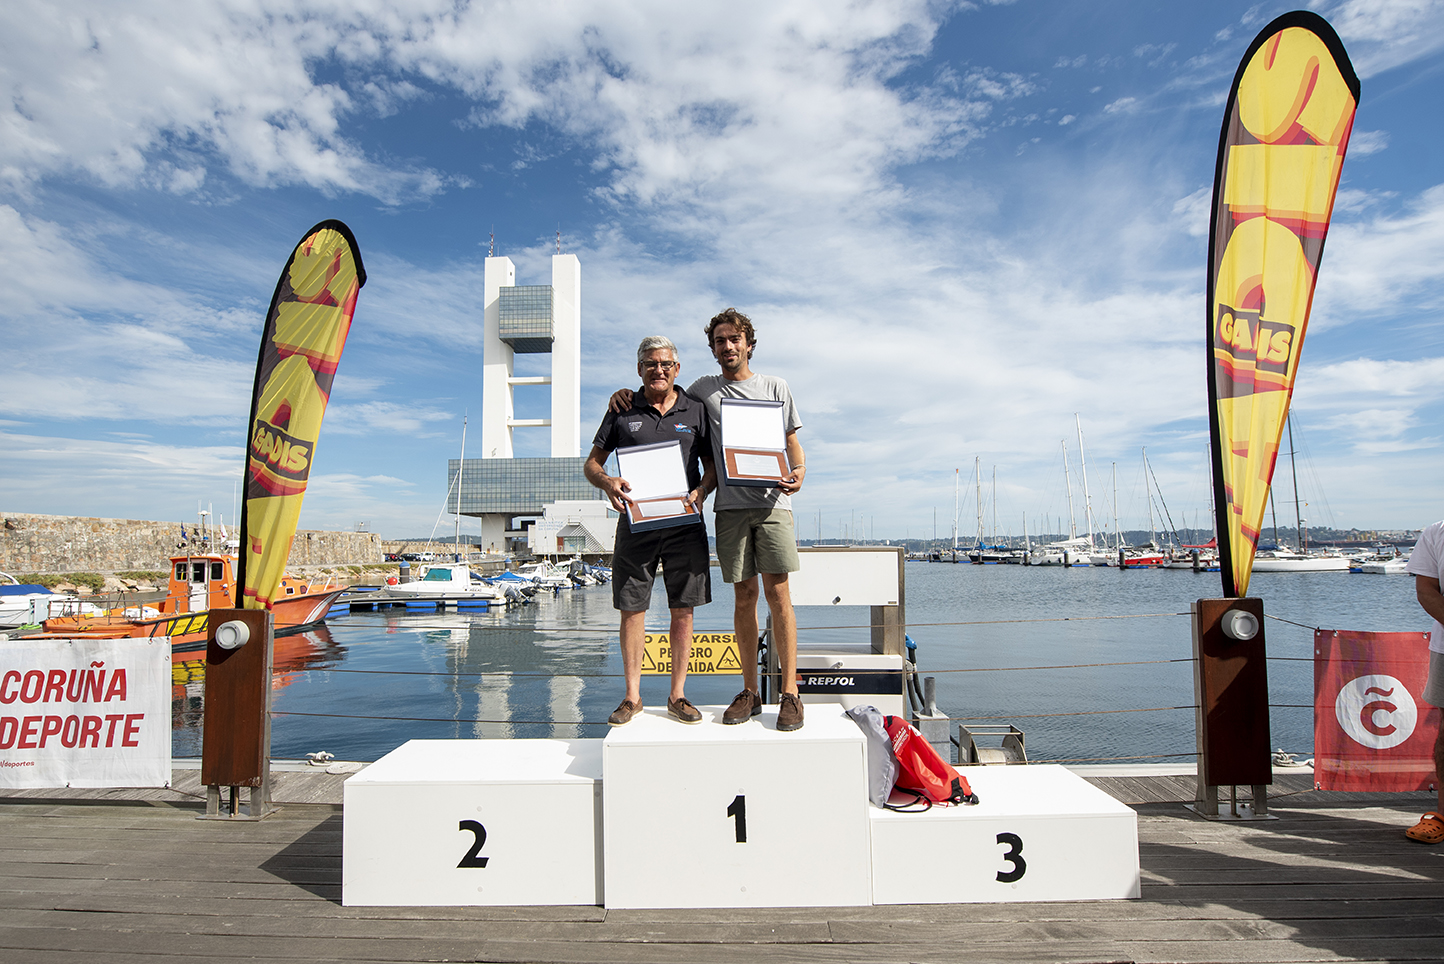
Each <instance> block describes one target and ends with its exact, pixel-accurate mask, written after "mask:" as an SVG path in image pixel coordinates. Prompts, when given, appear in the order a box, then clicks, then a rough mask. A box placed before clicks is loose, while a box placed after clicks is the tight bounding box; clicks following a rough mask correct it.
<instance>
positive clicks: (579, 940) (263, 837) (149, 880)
mask: <svg viewBox="0 0 1444 964" xmlns="http://www.w3.org/2000/svg"><path fill="white" fill-rule="evenodd" d="M322 776H329V775H323V774H300V775H299V777H310V778H312V779H313V780H314V779H316V778H318V777H322ZM1287 777H1288V778H1290V785H1291V786H1292V785H1294V784H1302V786H1301V787H1300V786H1293V788H1292V789H1290V788H1289V787H1283V788H1276V789H1280V790H1281V791H1282V792H1280V793H1279V794H1278V795H1275V796H1274V799H1275V801H1276V804H1275V806H1276V807H1277V812H1278V813H1279V814H1280V816H1281V818H1282V819H1279V820H1276V821H1261V822H1252V823H1236V822H1235V823H1228V822H1222V821H1220V822H1209V821H1204V820H1202V819H1200V818H1199V817H1197V816H1195V815H1194V814H1192V813H1190V812H1189V811H1187V810H1185V809H1184V808H1183V807H1182V806H1181V805H1180V803H1179V801H1177V800H1161V801H1160V800H1157V799H1156V798H1160V797H1162V798H1167V797H1170V796H1178V794H1179V786H1180V785H1179V783H1178V782H1177V780H1175V779H1173V778H1170V779H1169V781H1168V782H1166V783H1165V784H1163V785H1161V786H1157V787H1152V786H1149V782H1148V778H1122V777H1106V778H1095V779H1094V782H1095V783H1096V784H1099V785H1101V786H1104V788H1105V789H1108V790H1109V792H1115V793H1116V794H1117V795H1119V796H1120V797H1145V796H1147V797H1153V798H1155V801H1154V802H1142V801H1141V800H1135V804H1136V807H1135V808H1136V810H1137V811H1138V813H1139V834H1140V855H1141V860H1142V864H1143V872H1144V884H1143V898H1142V899H1141V900H1137V901H1109V902H1096V903H1088V902H1072V903H1057V904H1017V905H1008V904H966V905H922V906H907V907H859V908H780V909H762V910H748V911H727V910H658V911H612V912H609V911H606V910H604V909H603V908H597V907H573V908H552V907H548V908H345V907H341V906H339V898H340V874H341V868H340V849H341V821H342V816H341V815H340V814H339V813H337V812H336V811H335V808H334V806H332V805H325V806H317V805H311V806H307V805H292V806H289V807H288V808H287V809H285V810H283V811H282V812H281V813H279V814H277V815H275V816H273V817H272V818H270V819H268V820H265V821H261V822H258V823H244V824H242V823H237V824H218V823H215V822H207V821H198V820H196V819H195V814H196V812H197V809H196V808H197V802H196V801H194V800H181V801H179V802H176V801H156V800H151V801H140V802H139V803H137V801H135V800H134V799H133V798H132V799H130V800H119V799H115V798H109V799H96V798H94V797H91V798H88V799H84V800H73V801H69V802H67V801H66V800H65V799H64V798H63V797H55V796H54V794H55V791H51V794H52V797H51V798H38V799H37V798H35V797H15V796H11V795H8V794H7V796H6V798H5V799H3V800H0V962H5V964H8V962H10V961H16V962H20V961H24V962H26V964H32V962H33V964H48V962H50V961H60V960H62V959H64V960H65V961H67V964H71V962H73V961H74V960H75V958H76V957H79V956H83V957H84V959H85V961H86V962H87V964H110V962H114V964H130V962H133V961H138V960H141V959H145V960H147V961H167V960H177V961H178V960H186V959H200V958H207V959H209V960H211V961H220V962H223V961H227V960H235V959H247V960H250V959H256V960H275V961H297V960H302V959H304V960H308V961H333V960H335V961H341V960H347V961H421V960H439V959H448V960H493V961H517V962H539V961H618V962H637V964H643V962H652V961H657V962H664V961H665V962H672V961H688V962H689V964H693V962H695V964H708V962H712V961H718V962H722V961H726V962H727V964H733V962H735V961H736V960H737V959H738V958H739V957H742V958H745V959H747V960H748V961H749V962H756V964H769V962H772V961H798V962H813V961H816V962H831V961H867V962H871V964H886V962H890V961H900V962H901V961H918V962H924V961H926V962H931V961H956V960H959V959H960V958H966V959H968V960H970V961H971V960H978V961H988V960H996V961H1019V962H1032V961H1079V962H1085V961H1090V962H1092V961H1113V960H1119V961H1121V960H1135V961H1179V962H1193V961H1229V962H1235V961H1236V962H1253V961H1258V962H1294V961H1337V960H1386V959H1387V960H1431V959H1438V958H1439V957H1440V956H1441V948H1444V905H1441V904H1440V902H1439V893H1440V883H1441V880H1444V862H1441V861H1444V848H1439V849H1434V848H1428V847H1422V846H1419V845H1415V844H1411V843H1409V842H1408V841H1406V840H1405V839H1404V837H1403V836H1402V830H1403V828H1404V827H1405V826H1408V825H1409V824H1410V823H1412V821H1413V819H1414V818H1416V817H1417V814H1418V813H1420V812H1422V811H1423V810H1424V809H1430V808H1431V802H1432V799H1431V795H1428V794H1413V795H1411V794H1398V795H1376V796H1370V797H1360V796H1350V795H1346V794H1333V793H1321V792H1319V791H1314V790H1310V789H1307V787H1308V785H1309V784H1308V783H1306V782H1304V781H1307V780H1308V779H1309V778H1308V777H1307V776H1305V775H1294V774H1288V775H1287ZM1299 777H1302V778H1303V779H1302V780H1300V779H1299ZM1104 781H1107V782H1106V783H1105V782H1104ZM301 782H302V781H300V780H299V779H298V781H297V788H298V789H297V792H298V793H299V792H300V789H299V787H300V783H301ZM1183 785H1185V786H1186V788H1187V793H1186V794H1184V798H1188V797H1191V795H1192V780H1191V778H1190V779H1186V780H1184V783H1183ZM339 786H340V784H339V782H336V783H335V784H334V785H332V786H330V787H322V788H321V789H316V788H315V787H313V788H312V791H307V793H310V794H311V795H314V796H318V797H324V796H325V795H326V794H330V793H337V791H338V790H339ZM1271 795H1273V794H1271ZM767 872H775V868H770V867H767V866H766V865H765V863H763V864H762V865H760V866H759V873H767Z"/></svg>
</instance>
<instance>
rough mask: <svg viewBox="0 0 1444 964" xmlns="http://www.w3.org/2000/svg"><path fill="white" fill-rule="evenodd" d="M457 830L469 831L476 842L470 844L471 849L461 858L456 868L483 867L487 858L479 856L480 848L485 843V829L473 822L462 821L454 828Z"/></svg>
mask: <svg viewBox="0 0 1444 964" xmlns="http://www.w3.org/2000/svg"><path fill="white" fill-rule="evenodd" d="M456 829H457V830H470V831H471V832H472V835H473V836H475V837H476V840H475V841H474V842H473V843H472V845H471V849H470V850H468V851H467V852H466V856H465V857H462V858H461V863H459V864H457V865H456V866H457V867H485V866H486V861H487V858H485V857H483V856H481V847H482V845H483V844H485V843H486V828H485V827H483V826H482V825H481V824H479V823H477V822H476V821H475V820H463V821H461V823H460V824H458V825H457V827H456Z"/></svg>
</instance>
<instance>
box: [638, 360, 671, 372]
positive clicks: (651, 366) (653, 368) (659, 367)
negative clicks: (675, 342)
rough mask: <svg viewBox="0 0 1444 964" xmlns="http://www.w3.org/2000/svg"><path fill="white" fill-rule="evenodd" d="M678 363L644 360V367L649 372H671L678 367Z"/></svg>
mask: <svg viewBox="0 0 1444 964" xmlns="http://www.w3.org/2000/svg"><path fill="white" fill-rule="evenodd" d="M677 364H678V363H677V362H674V361H646V362H642V367H643V368H645V369H646V370H647V371H649V372H669V371H671V370H672V369H674V368H676V367H677Z"/></svg>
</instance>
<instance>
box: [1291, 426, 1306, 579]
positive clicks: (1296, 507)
mask: <svg viewBox="0 0 1444 964" xmlns="http://www.w3.org/2000/svg"><path fill="white" fill-rule="evenodd" d="M1285 424H1286V425H1288V427H1289V471H1290V472H1291V473H1293V477H1294V525H1296V526H1298V530H1297V532H1298V540H1299V551H1300V552H1303V551H1304V550H1305V549H1307V548H1308V546H1306V545H1305V544H1304V519H1303V516H1302V515H1300V514H1299V467H1298V465H1296V464H1295V463H1294V414H1293V412H1290V413H1289V414H1288V417H1287V419H1286V420H1285Z"/></svg>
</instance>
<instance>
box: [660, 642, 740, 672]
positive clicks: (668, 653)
mask: <svg viewBox="0 0 1444 964" xmlns="http://www.w3.org/2000/svg"><path fill="white" fill-rule="evenodd" d="M670 635H671V634H670V633H647V634H646V635H645V636H644V637H643V638H644V640H645V641H646V647H645V649H644V650H643V652H642V675H643V676H670V675H671V674H672V643H671V641H670V639H669V638H668V637H669V636H670ZM687 672H688V673H699V674H707V673H710V674H713V675H717V674H722V675H726V674H729V673H741V672H742V660H740V659H738V658H737V640H736V637H734V636H733V634H732V633H693V634H692V657H691V659H689V660H688V661H687Z"/></svg>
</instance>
